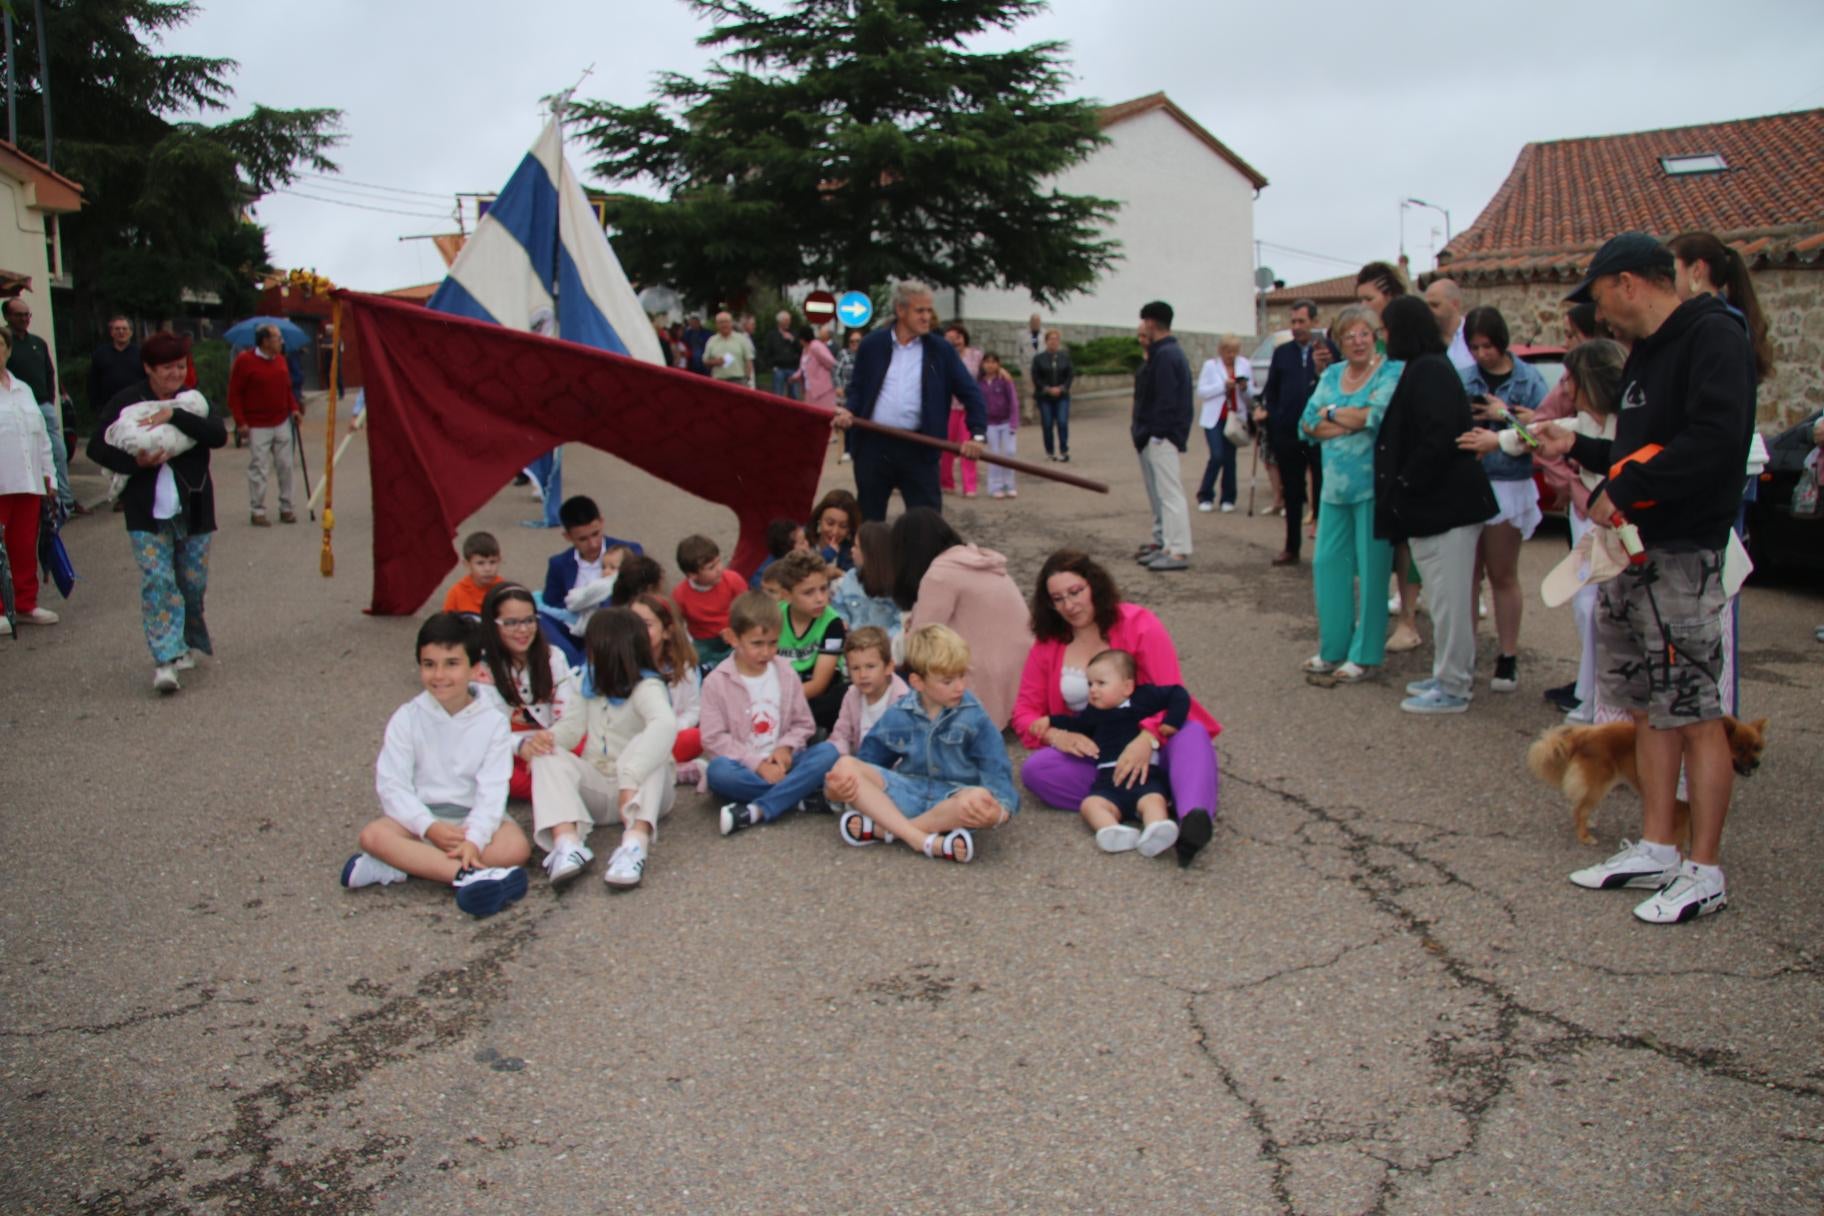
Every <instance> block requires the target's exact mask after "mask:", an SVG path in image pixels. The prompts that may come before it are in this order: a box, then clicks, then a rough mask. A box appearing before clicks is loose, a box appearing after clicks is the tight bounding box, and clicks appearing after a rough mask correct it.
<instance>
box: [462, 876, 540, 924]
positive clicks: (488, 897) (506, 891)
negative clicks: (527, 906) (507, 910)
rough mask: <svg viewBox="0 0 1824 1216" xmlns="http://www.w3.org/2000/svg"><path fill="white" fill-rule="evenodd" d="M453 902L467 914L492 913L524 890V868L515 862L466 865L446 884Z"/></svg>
mask: <svg viewBox="0 0 1824 1216" xmlns="http://www.w3.org/2000/svg"><path fill="white" fill-rule="evenodd" d="M450 885H451V886H453V887H455V888H456V906H457V907H458V908H461V909H462V910H463V911H464V912H467V913H468V914H469V915H470V916H474V917H483V916H492V915H494V914H495V913H496V912H498V911H500V910H501V909H502V908H504V907H506V906H507V905H508V904H510V903H512V902H513V901H514V900H516V899H519V898H520V897H521V896H523V895H524V894H525V893H526V872H525V870H523V869H521V868H520V867H519V866H495V867H492V868H490V869H485V870H477V869H467V870H464V871H462V873H460V874H458V875H457V876H456V881H455V882H453V883H451V884H450Z"/></svg>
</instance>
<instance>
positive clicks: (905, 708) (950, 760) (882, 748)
mask: <svg viewBox="0 0 1824 1216" xmlns="http://www.w3.org/2000/svg"><path fill="white" fill-rule="evenodd" d="M855 758H856V759H858V760H865V761H867V762H868V763H869V764H874V765H878V766H879V767H881V768H890V769H892V770H894V771H895V772H897V773H899V774H900V775H901V776H903V777H911V778H914V779H920V778H922V779H924V780H927V781H930V782H931V783H932V784H934V785H945V786H965V785H980V786H984V787H986V789H987V790H988V792H989V793H990V794H993V795H994V798H995V801H997V802H999V803H1000V804H1001V805H1002V806H1003V807H1005V808H1006V810H1007V812H1008V814H1013V813H1014V812H1016V811H1018V810H1019V809H1020V794H1019V791H1018V790H1016V789H1014V787H1013V763H1012V761H1010V760H1008V759H1007V745H1006V743H1005V742H1003V741H1002V739H1001V732H1000V731H999V730H998V729H997V728H996V727H995V725H994V721H993V719H991V718H989V716H988V714H987V712H986V711H985V710H983V709H982V703H981V702H980V701H978V700H976V699H975V694H974V693H972V692H965V693H964V694H963V700H962V703H961V704H959V705H958V706H957V707H956V708H955V709H946V710H944V711H943V712H942V713H940V714H938V716H937V718H936V719H935V720H933V719H931V718H928V717H926V716H925V709H924V705H923V704H922V703H921V702H920V700H919V694H918V693H916V692H912V693H907V694H906V695H905V696H904V697H901V698H900V699H899V700H898V701H897V702H895V703H894V704H893V706H892V707H891V708H889V709H888V710H887V712H886V713H885V714H882V715H881V719H880V721H879V722H877V723H875V724H874V729H873V730H871V731H869V732H868V737H867V738H866V739H863V740H862V741H861V748H860V750H858V751H857V752H856V753H855Z"/></svg>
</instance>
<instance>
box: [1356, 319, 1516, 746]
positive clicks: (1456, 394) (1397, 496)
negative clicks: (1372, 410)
mask: <svg viewBox="0 0 1824 1216" xmlns="http://www.w3.org/2000/svg"><path fill="white" fill-rule="evenodd" d="M1381 324H1382V326H1384V327H1385V329H1386V331H1387V357H1388V358H1389V359H1398V360H1400V361H1401V362H1402V363H1404V364H1405V365H1406V366H1405V368H1404V370H1402V371H1401V373H1400V383H1399V386H1398V387H1397V388H1395V389H1394V390H1393V400H1392V401H1390V402H1389V403H1388V405H1387V412H1386V413H1385V414H1384V415H1382V417H1381V432H1380V440H1379V442H1378V443H1377V444H1376V445H1375V451H1374V534H1375V535H1376V536H1378V537H1380V538H1381V539H1382V540H1386V541H1391V542H1394V543H1400V542H1404V543H1405V544H1406V545H1407V546H1408V547H1409V548H1410V549H1411V551H1412V560H1413V562H1414V563H1415V564H1416V565H1417V566H1418V568H1419V573H1420V575H1421V576H1422V577H1423V578H1424V580H1425V595H1426V598H1427V599H1428V600H1429V601H1430V603H1431V623H1432V630H1433V634H1434V637H1433V646H1432V650H1433V658H1432V667H1431V678H1430V679H1429V680H1417V681H1414V682H1413V683H1411V684H1409V685H1407V686H1406V692H1407V698H1406V700H1404V701H1402V702H1400V708H1401V709H1403V710H1406V711H1407V712H1408V713H1415V714H1460V713H1462V712H1463V711H1464V710H1466V709H1468V708H1469V690H1470V685H1471V683H1472V682H1473V681H1474V679H1475V666H1476V606H1475V602H1474V601H1475V581H1474V578H1475V564H1476V541H1477V539H1478V538H1479V537H1480V536H1481V534H1482V524H1483V521H1485V520H1487V519H1489V518H1490V517H1491V516H1493V515H1494V514H1495V511H1496V504H1495V493H1494V491H1493V490H1491V489H1490V488H1489V485H1488V475H1487V474H1486V473H1484V472H1483V471H1482V462H1481V461H1480V460H1478V459H1476V456H1475V454H1474V453H1473V452H1469V451H1466V450H1465V449H1462V448H1459V447H1458V446H1457V436H1459V435H1461V434H1462V433H1463V432H1464V431H1466V430H1468V429H1470V428H1471V427H1473V426H1474V425H1475V421H1474V418H1473V417H1472V416H1471V414H1470V412H1469V396H1468V394H1467V393H1465V392H1464V390H1463V381H1462V379H1461V377H1459V376H1458V375H1457V369H1456V368H1455V367H1454V366H1453V365H1452V364H1451V362H1450V359H1449V357H1448V356H1447V355H1446V354H1445V350H1446V347H1445V345H1444V337H1443V335H1442V334H1440V333H1439V332H1438V321H1437V318H1436V317H1434V316H1432V315H1431V309H1430V308H1429V307H1427V306H1426V304H1425V301H1424V300H1422V299H1419V298H1418V297H1417V296H1406V297H1403V298H1401V299H1397V300H1393V301H1391V302H1390V303H1389V304H1388V305H1387V307H1386V309H1385V310H1384V311H1383V312H1382V313H1381Z"/></svg>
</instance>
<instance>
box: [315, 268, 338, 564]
mask: <svg viewBox="0 0 1824 1216" xmlns="http://www.w3.org/2000/svg"><path fill="white" fill-rule="evenodd" d="M329 327H330V330H331V332H332V334H333V337H332V338H331V341H332V342H334V343H335V345H333V346H331V347H330V348H329V408H328V409H326V410H324V411H323V412H324V414H325V415H326V416H325V418H324V420H323V428H324V429H323V466H324V467H323V486H322V489H323V552H322V555H321V557H320V558H319V560H318V563H317V565H318V568H319V569H320V570H322V572H323V577H324V578H334V577H335V576H336V550H335V547H334V540H335V532H336V512H335V501H336V456H337V452H336V382H337V381H338V380H340V379H341V378H342V301H340V300H337V301H336V303H335V306H334V307H333V308H332V309H331V310H330V314H329Z"/></svg>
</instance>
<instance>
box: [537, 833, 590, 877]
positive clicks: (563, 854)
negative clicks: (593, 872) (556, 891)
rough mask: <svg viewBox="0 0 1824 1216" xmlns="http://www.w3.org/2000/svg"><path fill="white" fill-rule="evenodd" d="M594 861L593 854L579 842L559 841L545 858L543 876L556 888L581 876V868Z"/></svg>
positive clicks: (586, 846)
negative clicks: (559, 884) (561, 883)
mask: <svg viewBox="0 0 1824 1216" xmlns="http://www.w3.org/2000/svg"><path fill="white" fill-rule="evenodd" d="M594 860H595V854H594V853H593V852H592V851H591V850H590V848H589V846H588V845H586V844H584V843H583V842H582V841H581V840H576V841H564V840H560V841H558V842H557V844H556V845H555V847H553V848H552V850H551V852H550V853H549V854H547V855H546V857H545V874H546V876H547V877H548V878H550V880H551V885H552V886H556V885H557V884H558V883H560V882H569V881H570V880H571V879H572V878H575V877H576V876H577V875H578V874H581V873H582V872H583V867H584V866H586V865H588V864H589V863H590V862H592V861H594Z"/></svg>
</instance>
